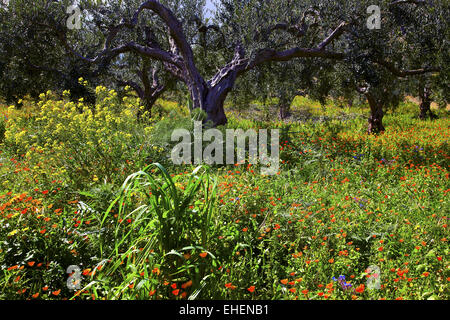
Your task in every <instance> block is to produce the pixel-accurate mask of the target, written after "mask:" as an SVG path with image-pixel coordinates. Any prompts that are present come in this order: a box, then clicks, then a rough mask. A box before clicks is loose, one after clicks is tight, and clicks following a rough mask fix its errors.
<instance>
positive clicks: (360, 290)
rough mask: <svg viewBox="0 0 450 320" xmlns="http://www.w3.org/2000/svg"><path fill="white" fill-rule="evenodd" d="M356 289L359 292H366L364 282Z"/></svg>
mask: <svg viewBox="0 0 450 320" xmlns="http://www.w3.org/2000/svg"><path fill="white" fill-rule="evenodd" d="M355 290H356V292H358V293H363V292H364V285H363V284H361V285H359V286H358V287H357V288H356V289H355Z"/></svg>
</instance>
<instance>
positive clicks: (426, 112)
mask: <svg viewBox="0 0 450 320" xmlns="http://www.w3.org/2000/svg"><path fill="white" fill-rule="evenodd" d="M430 95H431V90H430V89H429V88H428V87H426V86H420V89H419V97H420V106H419V107H420V114H419V118H420V119H421V120H425V119H428V118H430V119H434V118H436V116H435V115H434V114H433V112H432V111H431V98H430Z"/></svg>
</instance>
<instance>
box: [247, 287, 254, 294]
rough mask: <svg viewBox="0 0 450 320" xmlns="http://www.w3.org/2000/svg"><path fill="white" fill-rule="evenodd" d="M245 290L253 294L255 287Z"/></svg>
mask: <svg viewBox="0 0 450 320" xmlns="http://www.w3.org/2000/svg"><path fill="white" fill-rule="evenodd" d="M247 290H248V291H249V292H251V293H253V292H255V286H251V287H250V288H247Z"/></svg>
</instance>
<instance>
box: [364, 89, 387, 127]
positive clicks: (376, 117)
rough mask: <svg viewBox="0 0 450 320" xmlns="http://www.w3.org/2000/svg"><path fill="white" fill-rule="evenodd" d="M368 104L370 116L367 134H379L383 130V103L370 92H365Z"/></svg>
mask: <svg viewBox="0 0 450 320" xmlns="http://www.w3.org/2000/svg"><path fill="white" fill-rule="evenodd" d="M365 95H366V97H367V100H368V102H369V106H370V117H369V128H368V133H369V134H379V133H382V132H384V131H385V128H384V126H383V117H384V112H383V104H382V103H381V102H380V101H379V100H378V99H376V98H375V97H374V96H372V95H371V94H370V93H366V94H365Z"/></svg>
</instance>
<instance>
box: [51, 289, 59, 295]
mask: <svg viewBox="0 0 450 320" xmlns="http://www.w3.org/2000/svg"><path fill="white" fill-rule="evenodd" d="M60 293H61V289H59V290H56V291H53V292H52V295H54V296H57V295H59V294H60Z"/></svg>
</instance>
